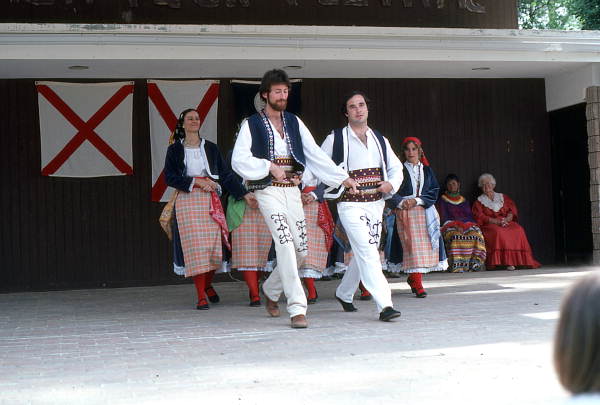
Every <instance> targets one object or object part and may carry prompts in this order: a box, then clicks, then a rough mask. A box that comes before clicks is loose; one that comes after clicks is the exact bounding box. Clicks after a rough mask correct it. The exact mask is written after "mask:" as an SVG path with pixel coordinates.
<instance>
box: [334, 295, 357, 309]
mask: <svg viewBox="0 0 600 405" xmlns="http://www.w3.org/2000/svg"><path fill="white" fill-rule="evenodd" d="M335 299H336V300H338V302H339V303H340V304H342V308H344V311H346V312H356V311H358V309H356V307H355V306H354V305H352V303H351V302H345V301H342V300H341V299H340V298H339V297H338V296H337V295H336V296H335Z"/></svg>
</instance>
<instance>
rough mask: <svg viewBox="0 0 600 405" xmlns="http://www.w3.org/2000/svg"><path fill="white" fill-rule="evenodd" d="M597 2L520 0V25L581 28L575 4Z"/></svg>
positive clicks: (565, 28) (546, 28)
mask: <svg viewBox="0 0 600 405" xmlns="http://www.w3.org/2000/svg"><path fill="white" fill-rule="evenodd" d="M597 2H598V0H519V10H518V11H519V27H520V28H522V29H543V30H574V29H575V30H576V29H581V21H580V17H579V15H577V14H575V12H574V10H575V9H574V7H575V5H576V4H578V3H582V4H583V3H597ZM582 7H585V6H583V5H582ZM599 7H600V6H597V7H596V8H599Z"/></svg>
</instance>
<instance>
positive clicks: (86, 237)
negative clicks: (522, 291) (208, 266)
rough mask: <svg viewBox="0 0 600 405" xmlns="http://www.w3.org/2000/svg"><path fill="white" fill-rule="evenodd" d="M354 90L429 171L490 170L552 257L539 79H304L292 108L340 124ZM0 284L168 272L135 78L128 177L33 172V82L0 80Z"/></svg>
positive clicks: (375, 120) (146, 280)
mask: <svg viewBox="0 0 600 405" xmlns="http://www.w3.org/2000/svg"><path fill="white" fill-rule="evenodd" d="M353 89H363V90H364V91H366V92H367V94H369V95H370V97H371V99H372V101H373V102H372V105H371V113H370V121H369V122H370V124H371V125H372V126H373V127H375V128H377V129H379V130H380V131H381V132H383V133H384V134H385V135H387V136H388V137H389V139H390V141H391V143H392V146H393V147H395V148H396V149H397V150H398V147H399V144H400V142H401V140H402V139H403V138H404V137H405V136H417V137H419V138H421V140H422V141H423V143H424V149H425V152H426V154H427V157H428V158H429V160H430V162H431V164H432V167H433V169H434V171H435V172H436V174H437V175H438V177H439V178H440V180H441V179H443V178H444V176H445V175H446V173H448V172H454V173H456V174H458V175H459V176H460V177H461V178H462V179H463V193H464V195H465V196H466V197H467V198H469V199H472V198H474V197H475V196H476V195H477V190H476V181H477V176H478V175H479V174H481V173H482V172H491V173H493V174H494V175H495V176H496V179H497V181H498V186H497V191H500V192H505V193H507V194H509V195H510V196H511V197H512V198H513V199H514V200H515V201H516V203H517V205H518V207H519V210H520V213H519V216H520V222H521V223H522V224H523V225H524V227H525V229H526V231H527V234H528V236H529V239H530V242H531V244H532V246H533V249H534V253H535V255H536V257H537V258H538V259H539V260H540V261H541V262H542V263H545V264H547V263H551V262H552V261H553V260H554V236H553V235H554V229H553V227H554V225H553V218H552V186H551V179H550V176H549V173H550V170H551V167H550V145H549V142H550V135H549V130H548V116H547V113H546V109H545V105H546V104H545V92H544V81H543V80H537V79H531V80H530V79H527V80H525V79H523V80H510V79H500V80H467V79H464V80H453V79H452V80H451V79H433V80H431V79H368V80H367V79H361V80H356V79H306V80H304V82H303V85H302V105H303V107H302V111H303V113H302V117H303V119H304V121H305V122H306V123H307V125H308V126H309V128H311V129H312V130H313V132H314V134H315V137H316V138H317V139H318V140H319V141H321V140H323V139H324V137H325V135H326V134H327V133H328V132H329V131H330V130H331V129H332V128H334V127H336V126H340V125H343V122H344V120H343V118H344V117H343V116H342V115H341V114H340V112H339V104H340V98H341V95H342V94H343V93H345V92H347V91H349V90H353ZM0 97H1V99H2V100H5V103H4V106H3V108H2V109H0V137H1V139H2V148H0V165H1V169H0V210H1V211H0V212H2V213H3V214H4V217H3V218H4V222H3V225H2V227H1V228H0V257H1V258H2V270H1V271H0V290H3V291H7V290H12V291H15V290H31V289H52V288H72V287H101V286H109V287H112V286H125V285H143V284H160V283H172V282H177V280H178V279H177V278H176V276H174V275H173V274H172V271H171V265H170V260H171V247H170V244H169V242H168V241H167V239H166V237H165V235H164V234H163V232H162V230H161V229H160V227H159V225H158V216H159V215H160V211H161V208H162V204H159V203H153V202H151V201H150V188H151V173H150V143H149V137H148V133H149V129H148V103H147V95H146V91H145V81H144V80H136V84H135V93H134V110H133V120H134V122H133V160H134V175H133V176H122V177H105V178H96V179H79V178H78V179H75V178H54V177H42V176H41V175H40V138H39V124H38V111H37V96H36V92H35V87H34V81H33V80H0ZM232 105H233V103H232V97H231V88H230V86H229V84H228V82H227V81H226V80H223V81H222V85H221V96H220V101H219V145H220V146H221V148H222V151H223V152H225V151H227V150H228V149H229V148H231V146H232V144H233V134H234V133H235V127H236V123H235V122H234V119H233V111H232Z"/></svg>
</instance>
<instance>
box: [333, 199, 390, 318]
mask: <svg viewBox="0 0 600 405" xmlns="http://www.w3.org/2000/svg"><path fill="white" fill-rule="evenodd" d="M384 205H385V203H384V202H383V200H380V201H374V202H364V203H339V204H338V206H337V209H338V214H339V217H340V221H341V222H342V225H343V226H344V229H345V231H346V235H348V240H349V241H350V246H351V247H352V253H353V256H352V259H351V260H350V264H349V265H348V269H347V270H346V273H344V277H343V278H342V282H341V283H340V285H339V286H338V288H337V290H336V292H335V294H336V296H337V297H338V298H340V299H341V300H342V301H344V302H349V303H350V302H352V300H353V298H354V293H355V292H356V290H357V289H358V284H359V282H360V281H362V282H363V285H364V286H365V288H366V289H367V290H369V292H370V293H371V295H372V296H373V300H374V301H375V304H376V305H377V310H378V311H379V312H381V310H382V309H383V308H385V307H392V306H393V303H392V292H391V290H390V286H389V284H388V282H387V280H386V278H385V276H384V275H383V270H382V268H381V258H380V256H379V249H378V247H379V239H380V238H381V230H382V227H383V222H382V214H383V208H384Z"/></svg>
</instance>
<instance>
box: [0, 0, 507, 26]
mask: <svg viewBox="0 0 600 405" xmlns="http://www.w3.org/2000/svg"><path fill="white" fill-rule="evenodd" d="M107 3H110V4H107ZM0 22H62V23H125V24H127V23H137V24H142V23H143V24H146V23H151V24H234V25H235V24H253V25H259V24H265V25H290V24H291V25H342V26H343V25H362V26H368V25H370V26H396V27H399V26H405V27H449V28H451V27H455V28H459V27H460V28H516V27H517V0H269V1H265V0H114V1H111V2H105V1H97V0H9V4H8V5H7V6H6V5H5V6H4V9H3V16H2V17H0Z"/></svg>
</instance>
